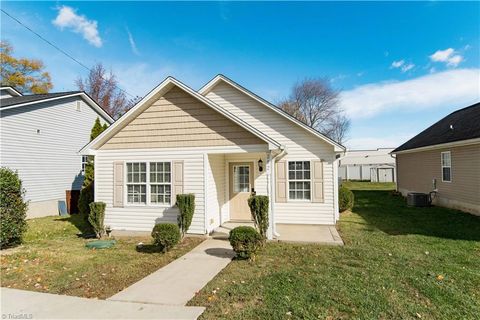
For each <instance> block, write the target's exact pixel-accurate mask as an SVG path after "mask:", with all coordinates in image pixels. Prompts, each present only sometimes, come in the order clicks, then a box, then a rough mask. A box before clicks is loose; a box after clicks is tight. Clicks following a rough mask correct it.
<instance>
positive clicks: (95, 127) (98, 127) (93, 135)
mask: <svg viewBox="0 0 480 320" xmlns="http://www.w3.org/2000/svg"><path fill="white" fill-rule="evenodd" d="M105 125H106V124H105ZM103 130H105V126H102V124H101V123H100V119H99V118H98V117H97V119H96V120H95V123H94V124H93V128H92V131H91V132H90V141H92V140H93V139H95V138H96V137H98V136H99V135H100V133H102V132H103Z"/></svg>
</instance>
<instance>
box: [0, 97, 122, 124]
mask: <svg viewBox="0 0 480 320" xmlns="http://www.w3.org/2000/svg"><path fill="white" fill-rule="evenodd" d="M77 96H78V97H80V98H82V99H84V100H85V102H87V103H88V104H89V105H90V106H91V107H92V108H93V109H94V110H95V111H97V112H98V113H99V114H100V115H102V116H103V117H104V118H105V120H107V121H108V122H109V123H113V122H114V120H113V118H112V117H111V116H110V115H109V114H108V113H107V112H106V111H105V110H103V108H102V107H100V106H99V105H98V104H97V103H96V102H95V101H94V100H93V99H92V98H90V96H89V95H88V94H86V93H85V92H83V91H67V92H56V93H45V94H30V95H25V96H19V97H10V98H5V99H1V100H0V110H2V111H3V110H8V109H13V108H18V107H23V106H28V105H32V104H36V103H41V102H47V101H53V100H59V99H64V98H70V97H77Z"/></svg>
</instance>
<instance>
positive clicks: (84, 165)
mask: <svg viewBox="0 0 480 320" xmlns="http://www.w3.org/2000/svg"><path fill="white" fill-rule="evenodd" d="M87 163H88V156H82V174H83V175H85V168H86V166H87Z"/></svg>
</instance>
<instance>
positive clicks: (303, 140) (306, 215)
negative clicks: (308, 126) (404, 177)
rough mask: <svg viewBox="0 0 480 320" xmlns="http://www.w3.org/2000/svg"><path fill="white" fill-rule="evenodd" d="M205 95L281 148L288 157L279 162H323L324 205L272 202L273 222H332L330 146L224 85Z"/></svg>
mask: <svg viewBox="0 0 480 320" xmlns="http://www.w3.org/2000/svg"><path fill="white" fill-rule="evenodd" d="M206 96H207V98H209V99H211V100H212V101H214V102H215V103H217V104H218V105H220V106H222V107H223V108H225V109H226V110H228V111H230V112H231V113H233V114H234V115H236V116H238V117H239V118H241V119H242V120H244V121H246V122H247V123H249V124H250V125H252V126H253V127H255V128H256V129H258V130H259V131H261V132H263V133H265V134H266V135H268V136H269V137H271V138H272V139H274V140H276V141H278V142H279V143H281V144H283V145H285V146H286V149H287V152H288V154H287V155H286V157H284V158H283V159H282V160H287V161H291V160H312V161H313V160H318V159H323V160H324V161H323V178H324V202H323V203H312V202H311V201H305V202H303V201H290V200H288V201H287V202H285V203H278V202H276V203H275V204H274V211H275V222H276V223H292V224H294V223H297V224H333V223H335V213H334V211H335V209H334V203H333V202H334V190H333V188H334V183H333V175H334V171H333V163H334V160H335V153H334V147H333V146H332V145H331V144H329V143H327V142H324V141H322V140H321V139H319V138H318V137H316V136H314V135H313V134H312V133H309V132H308V131H306V130H305V129H303V128H301V127H300V126H299V125H297V124H295V123H293V122H292V121H290V120H289V119H286V118H285V117H283V116H282V115H279V114H278V113H276V112H275V111H273V110H271V109H269V108H268V107H266V106H264V105H262V104H261V103H260V102H258V101H256V100H254V99H253V98H251V97H249V96H247V95H246V94H244V93H242V92H241V91H239V90H238V89H236V88H234V87H232V86H230V85H229V84H226V83H224V82H220V83H219V84H217V85H215V86H214V87H213V88H211V89H210V91H209V92H208V93H207V94H206Z"/></svg>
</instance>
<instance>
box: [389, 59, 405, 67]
mask: <svg viewBox="0 0 480 320" xmlns="http://www.w3.org/2000/svg"><path fill="white" fill-rule="evenodd" d="M404 64H405V60H398V61H393V62H392V66H391V67H392V68H400V67H401V66H403V65H404Z"/></svg>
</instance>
